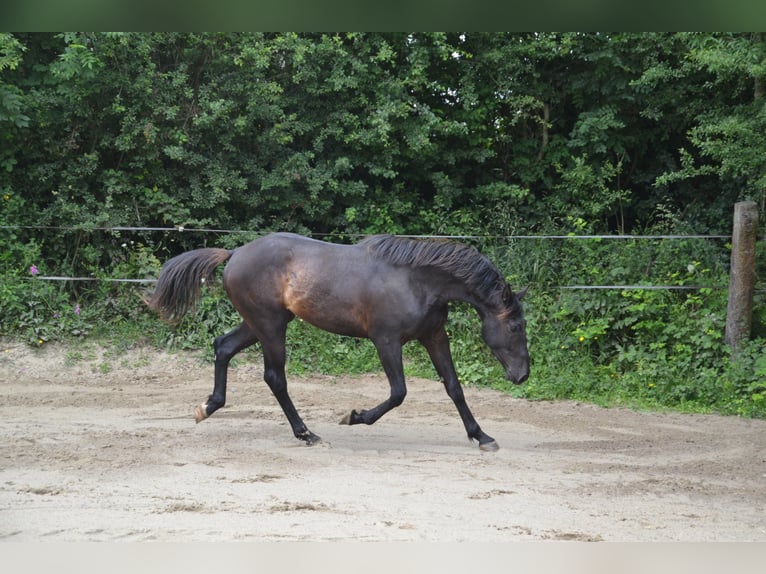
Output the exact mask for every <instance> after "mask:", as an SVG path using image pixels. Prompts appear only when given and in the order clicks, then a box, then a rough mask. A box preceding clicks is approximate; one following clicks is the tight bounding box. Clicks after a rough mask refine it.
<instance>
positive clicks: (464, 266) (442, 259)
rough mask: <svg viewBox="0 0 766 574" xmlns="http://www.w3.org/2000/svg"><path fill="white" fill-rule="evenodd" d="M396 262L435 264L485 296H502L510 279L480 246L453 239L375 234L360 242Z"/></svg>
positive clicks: (400, 263) (388, 260)
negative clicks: (486, 255)
mask: <svg viewBox="0 0 766 574" xmlns="http://www.w3.org/2000/svg"><path fill="white" fill-rule="evenodd" d="M359 245H360V246H363V247H365V248H367V250H368V251H369V252H371V253H373V254H374V255H375V256H377V257H380V258H382V259H384V260H386V261H387V262H389V263H391V264H392V265H406V266H410V267H433V268H435V269H439V270H440V271H443V272H444V273H447V274H448V275H450V276H452V277H454V278H455V279H458V280H459V281H461V282H463V283H464V284H465V285H466V286H467V287H468V288H469V289H470V290H471V291H473V292H475V293H480V294H483V295H484V297H493V296H495V295H497V296H499V297H500V298H502V296H503V293H504V291H505V289H506V282H505V279H504V277H503V275H502V274H501V273H500V271H499V270H498V268H497V267H495V265H494V264H493V263H492V262H491V261H490V260H489V259H487V258H486V257H485V256H484V255H482V254H481V253H480V252H479V250H478V249H476V248H475V247H473V246H471V245H466V244H464V243H459V242H457V241H450V240H443V239H439V240H424V239H410V238H406V237H394V236H392V235H373V236H371V237H367V238H366V239H363V240H362V241H360V242H359Z"/></svg>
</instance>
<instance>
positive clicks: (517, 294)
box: [516, 285, 529, 301]
mask: <svg viewBox="0 0 766 574" xmlns="http://www.w3.org/2000/svg"><path fill="white" fill-rule="evenodd" d="M527 291H529V286H528V285H527V286H526V287H524V289H522V290H521V291H519V292H518V293H516V299H518V300H519V301H521V300H522V299H523V298H524V295H526V294H527Z"/></svg>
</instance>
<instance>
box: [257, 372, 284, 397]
mask: <svg viewBox="0 0 766 574" xmlns="http://www.w3.org/2000/svg"><path fill="white" fill-rule="evenodd" d="M263 380H264V381H266V384H267V385H269V388H270V389H271V392H272V393H274V394H275V395H277V394H279V393H282V392H284V391H285V390H286V389H287V380H286V379H285V377H283V376H281V375H280V374H279V373H278V372H277V371H275V370H274V369H266V370H265V371H264V373H263Z"/></svg>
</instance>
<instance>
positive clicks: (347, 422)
mask: <svg viewBox="0 0 766 574" xmlns="http://www.w3.org/2000/svg"><path fill="white" fill-rule="evenodd" d="M358 416H359V413H358V412H356V410H353V411H351V412H350V413H348V414H347V415H346V416H345V417H343V418H342V419H340V423H338V424H341V425H351V424H354V423H353V422H351V421H352V419H354V418H355V417H358Z"/></svg>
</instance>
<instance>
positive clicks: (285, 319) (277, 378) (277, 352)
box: [261, 314, 322, 446]
mask: <svg viewBox="0 0 766 574" xmlns="http://www.w3.org/2000/svg"><path fill="white" fill-rule="evenodd" d="M291 319H292V315H291V314H290V315H288V316H280V317H279V318H277V319H274V320H273V322H271V323H270V328H269V334H268V335H266V336H263V337H262V339H261V345H262V347H263V378H264V380H265V381H266V384H267V385H268V386H269V389H271V392H272V394H273V395H274V397H275V398H276V399H277V402H278V403H279V406H280V407H282V412H284V414H285V416H286V417H287V420H288V422H289V423H290V427H291V428H292V430H293V434H294V435H295V437H296V438H298V439H300V440H302V441H303V442H305V443H306V444H307V445H309V446H312V445H315V444H319V443H321V442H322V439H321V438H320V437H319V436H317V435H315V434H314V433H313V432H311V431H310V430H309V429H308V427H307V426H306V424H305V423H304V422H303V419H301V416H300V415H299V414H298V410H297V409H296V408H295V405H294V404H293V401H292V399H291V398H290V395H289V394H288V392H287V376H286V374H285V363H286V351H285V336H286V332H287V323H289V321H290V320H291Z"/></svg>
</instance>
